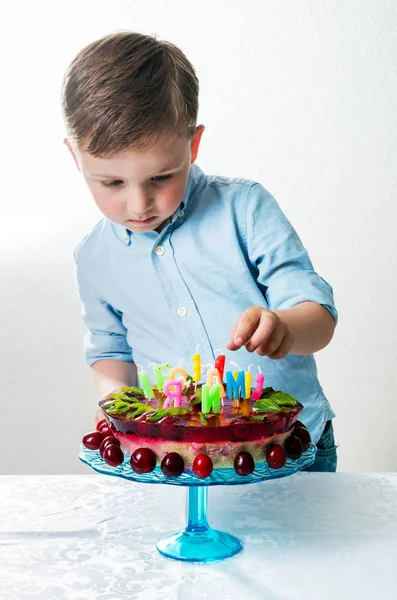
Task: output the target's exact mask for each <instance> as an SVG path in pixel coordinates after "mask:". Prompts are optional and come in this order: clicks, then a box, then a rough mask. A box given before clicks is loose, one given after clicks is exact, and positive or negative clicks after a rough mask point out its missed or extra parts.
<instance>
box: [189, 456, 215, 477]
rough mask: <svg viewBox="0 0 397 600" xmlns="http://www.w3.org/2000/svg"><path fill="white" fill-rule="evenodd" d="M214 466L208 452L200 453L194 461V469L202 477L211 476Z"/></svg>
mask: <svg viewBox="0 0 397 600" xmlns="http://www.w3.org/2000/svg"><path fill="white" fill-rule="evenodd" d="M213 468H214V467H213V464H212V460H211V459H210V457H209V456H208V454H198V455H197V456H196V458H195V459H194V461H193V471H194V473H195V474H196V475H197V477H201V478H202V479H205V477H209V476H210V475H211V473H212V469H213Z"/></svg>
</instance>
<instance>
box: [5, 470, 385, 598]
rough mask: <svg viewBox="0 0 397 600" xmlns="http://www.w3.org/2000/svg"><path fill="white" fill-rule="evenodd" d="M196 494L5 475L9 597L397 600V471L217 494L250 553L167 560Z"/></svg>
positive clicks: (213, 491)
mask: <svg viewBox="0 0 397 600" xmlns="http://www.w3.org/2000/svg"><path fill="white" fill-rule="evenodd" d="M185 498H186V490H185V489H184V488H177V487H173V486H167V485H147V484H146V485H145V484H138V483H132V482H129V481H124V480H121V479H116V478H113V477H106V476H104V475H96V474H89V475H63V476H62V475H60V476H3V477H0V598H1V600H14V599H15V600H23V599H30V600H63V599H65V600H94V599H95V600H119V599H120V600H121V599H125V598H128V599H138V600H163V599H167V600H168V599H178V600H185V599H186V600H195V599H203V598H205V599H208V598H216V599H217V600H229V599H230V600H231V599H233V600H244V599H245V598H247V599H249V600H251V599H255V600H256V599H258V600H266V599H269V600H295V599H297V598H302V600H312V599H313V600H328V599H329V600H345V599H346V600H353V599H357V600H366V599H371V600H373V599H374V598H382V600H392V599H393V600H396V598H397V474H384V475H375V474H374V475H372V474H371V475H362V474H360V475H358V474H347V473H336V474H330V473H329V474H325V473H324V474H320V473H299V474H298V475H294V476H293V477H289V478H286V479H281V480H275V481H268V482H263V483H259V484H254V485H247V486H236V487H215V488H210V490H209V522H210V524H211V525H212V526H214V527H216V528H218V529H223V530H225V531H228V532H230V533H234V534H235V535H237V536H239V537H240V539H241V540H242V541H243V543H244V550H243V552H242V553H241V554H239V555H237V556H235V557H234V558H230V559H227V560H225V561H223V562H220V563H213V564H207V565H197V564H189V563H180V562H176V561H172V560H169V559H165V558H163V557H162V556H160V555H159V554H158V553H157V550H156V548H155V544H156V542H157V540H158V539H159V538H160V537H161V536H162V535H163V534H165V533H167V532H171V531H177V530H178V529H180V528H182V527H183V526H184V525H185Z"/></svg>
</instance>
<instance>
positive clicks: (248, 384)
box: [244, 371, 252, 398]
mask: <svg viewBox="0 0 397 600" xmlns="http://www.w3.org/2000/svg"><path fill="white" fill-rule="evenodd" d="M244 382H245V398H251V384H252V373H251V371H245V373H244Z"/></svg>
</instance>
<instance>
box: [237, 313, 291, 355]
mask: <svg viewBox="0 0 397 600" xmlns="http://www.w3.org/2000/svg"><path fill="white" fill-rule="evenodd" d="M276 322H277V321H276V318H275V316H274V315H273V314H272V313H271V312H268V313H263V314H262V316H261V319H260V321H259V324H258V326H257V328H256V329H255V331H254V333H253V334H252V336H251V339H250V340H248V343H247V344H246V346H245V347H246V348H247V350H248V352H254V351H255V350H256V349H257V348H259V346H262V348H263V347H265V346H266V344H268V343H270V342H272V343H274V344H277V346H276V347H275V348H274V350H276V349H277V347H278V345H279V344H280V343H281V340H282V338H283V334H282V333H281V334H280V335H279V339H278V340H277V339H275V337H274V328H275V326H276ZM277 342H278V343H277Z"/></svg>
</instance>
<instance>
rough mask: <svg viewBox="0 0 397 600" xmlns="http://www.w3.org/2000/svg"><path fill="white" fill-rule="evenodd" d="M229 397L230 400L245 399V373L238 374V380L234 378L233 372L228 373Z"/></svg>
mask: <svg viewBox="0 0 397 600" xmlns="http://www.w3.org/2000/svg"><path fill="white" fill-rule="evenodd" d="M226 385H227V395H228V396H229V398H244V396H245V380H244V371H239V372H238V373H236V378H234V377H233V373H232V372H231V371H226Z"/></svg>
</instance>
